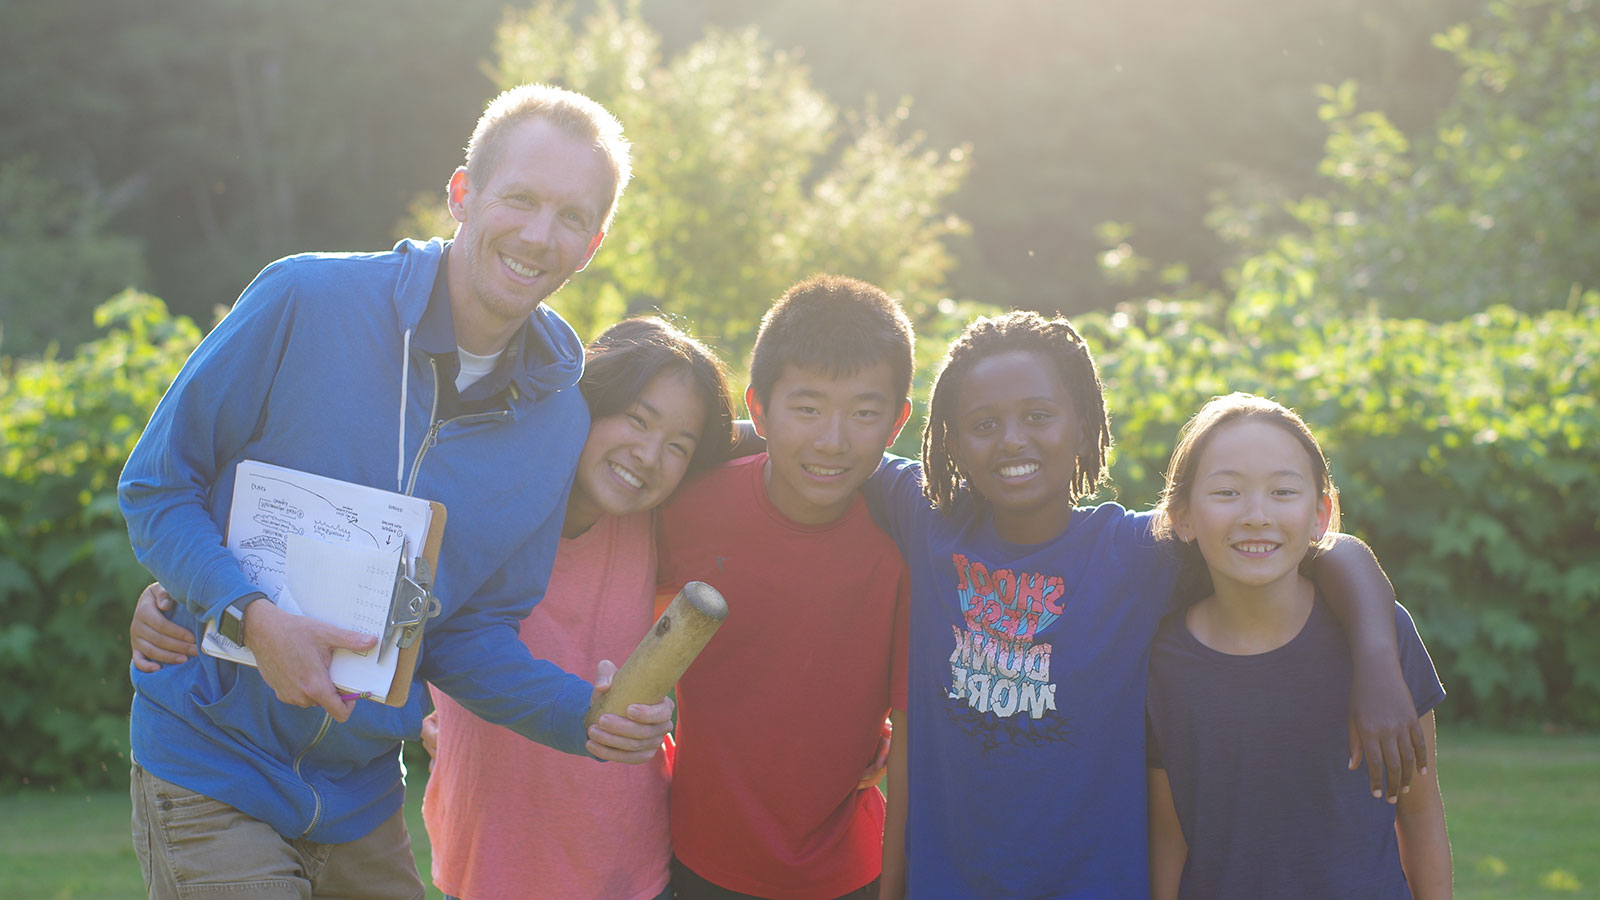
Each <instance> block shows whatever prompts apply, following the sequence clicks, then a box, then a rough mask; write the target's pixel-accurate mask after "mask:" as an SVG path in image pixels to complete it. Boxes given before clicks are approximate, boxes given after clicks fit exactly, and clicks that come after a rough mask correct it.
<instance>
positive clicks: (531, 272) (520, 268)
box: [500, 256, 544, 278]
mask: <svg viewBox="0 0 1600 900" xmlns="http://www.w3.org/2000/svg"><path fill="white" fill-rule="evenodd" d="M500 259H501V261H502V262H504V263H505V264H506V268H508V269H510V270H511V271H513V272H515V273H517V274H518V275H521V276H522V277H523V278H535V277H538V276H539V275H541V274H543V273H544V270H543V269H530V268H528V267H527V266H525V265H523V264H522V263H519V262H517V261H516V260H514V259H512V258H511V257H509V256H502V257H500Z"/></svg>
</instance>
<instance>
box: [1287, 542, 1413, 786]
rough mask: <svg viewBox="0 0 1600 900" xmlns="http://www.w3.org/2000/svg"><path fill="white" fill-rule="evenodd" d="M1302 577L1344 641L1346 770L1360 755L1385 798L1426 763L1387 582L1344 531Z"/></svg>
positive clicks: (1361, 545)
mask: <svg viewBox="0 0 1600 900" xmlns="http://www.w3.org/2000/svg"><path fill="white" fill-rule="evenodd" d="M1310 577H1311V578H1312V580H1314V581H1315V582H1316V584H1317V588H1318V589H1319V590H1320V591H1321V593H1322V595H1323V596H1324V597H1325V598H1326V599H1327V601H1328V605H1329V606H1330V607H1332V609H1333V611H1334V614H1335V615H1337V616H1338V617H1339V620H1340V621H1341V622H1342V623H1343V624H1344V628H1345V633H1346V635H1348V640H1349V642H1350V657H1351V660H1352V661H1353V663H1354V672H1353V675H1352V679H1351V684H1350V723H1349V725H1350V747H1349V749H1350V768H1352V769H1353V768H1355V767H1356V765H1357V764H1358V763H1359V762H1360V760H1361V759H1363V758H1365V759H1366V762H1367V780H1368V782H1369V784H1370V786H1371V790H1372V792H1373V796H1384V795H1385V794H1387V798H1388V800H1389V802H1390V803H1393V802H1395V800H1396V799H1397V798H1398V797H1399V796H1400V793H1401V792H1402V791H1403V790H1404V789H1405V787H1406V786H1407V785H1409V784H1410V783H1411V780H1412V778H1413V777H1415V774H1416V771H1417V769H1418V768H1424V769H1425V768H1426V767H1427V765H1428V757H1427V754H1426V752H1425V750H1424V748H1423V739H1422V732H1421V730H1420V729H1419V728H1418V727H1417V710H1416V706H1415V705H1414V704H1413V702H1412V698H1411V691H1410V690H1409V689H1408V688H1407V687H1406V683H1405V678H1404V676H1403V675H1402V674H1401V672H1400V650H1399V642H1398V639H1397V637H1396V634H1395V624H1394V621H1395V609H1394V586H1393V585H1391V584H1390V583H1389V578H1388V576H1386V575H1384V574H1383V567H1382V566H1380V565H1378V560H1377V557H1375V556H1373V554H1372V550H1371V549H1369V548H1368V547H1367V545H1366V544H1364V543H1362V542H1361V540H1360V539H1359V538H1355V537H1351V536H1350V535H1345V534H1341V535H1335V536H1334V542H1333V546H1332V547H1331V548H1330V549H1329V550H1328V551H1327V552H1325V553H1323V554H1321V555H1320V556H1319V557H1318V558H1317V560H1316V564H1315V566H1314V567H1313V569H1312V571H1311V573H1310Z"/></svg>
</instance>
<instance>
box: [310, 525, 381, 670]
mask: <svg viewBox="0 0 1600 900" xmlns="http://www.w3.org/2000/svg"><path fill="white" fill-rule="evenodd" d="M399 562H400V551H399V549H398V548H396V549H395V550H393V551H391V550H380V549H376V548H372V547H361V546H358V545H355V544H330V543H328V542H327V541H321V540H318V539H316V538H313V537H307V536H305V535H300V534H291V535H289V553H288V557H287V572H286V575H287V588H288V592H289V593H290V594H291V595H293V597H294V601H295V603H296V604H297V605H298V606H299V607H300V613H301V615H305V616H310V617H311V618H313V619H317V620H318V621H322V622H327V623H328V624H330V625H337V626H339V627H340V628H348V629H349V630H351V631H359V632H361V633H362V634H370V635H372V636H373V637H376V638H380V639H381V638H382V637H383V629H384V626H385V625H387V624H388V622H389V600H390V598H391V597H392V596H393V595H394V577H395V567H396V565H397V564H398V563H399ZM396 659H397V655H396V654H393V653H390V654H388V655H387V656H385V655H384V654H381V653H379V652H378V650H377V649H376V648H374V649H372V650H369V651H367V652H366V653H356V652H354V651H352V650H335V651H333V661H332V663H331V664H330V665H329V666H328V674H329V676H331V677H332V678H333V681H334V683H335V684H337V685H339V686H340V687H343V688H345V689H346V690H351V691H361V692H364V693H369V694H377V695H378V696H382V695H383V694H384V693H385V692H387V691H388V690H389V682H390V681H392V680H393V679H394V667H395V660H396Z"/></svg>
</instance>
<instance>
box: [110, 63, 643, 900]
mask: <svg viewBox="0 0 1600 900" xmlns="http://www.w3.org/2000/svg"><path fill="white" fill-rule="evenodd" d="M628 176H629V162H628V145H627V142H626V141H625V140H624V139H623V137H622V132H621V126H620V125H619V124H618V123H617V121H616V119H614V118H613V117H612V116H611V115H610V114H609V113H608V112H606V111H605V110H604V109H603V108H601V107H600V106H599V104H597V103H595V102H594V101H592V100H590V99H588V98H586V97H583V96H581V95H578V94H574V93H571V92H568V91H562V90H559V89H556V88H550V87H545V86H524V87H521V88H517V89H513V90H511V91H507V92H506V93H505V94H502V95H501V96H500V97H498V98H497V99H496V100H494V101H493V102H492V103H491V104H490V105H489V107H488V109H487V110H486V111H485V113H484V115H483V117H482V118H481V119H480V120H479V122H478V125H477V128H476V129H475V130H474V132H473V136H472V139H471V142H470V143H469V144H468V147H467V160H466V165H465V166H463V167H461V168H459V169H457V170H456V172H455V174H454V175H453V176H452V177H451V179H450V185H449V206H450V210H451V213H452V215H453V216H454V217H455V219H456V221H457V222H458V223H459V227H458V229H457V231H456V234H455V238H454V239H453V240H452V241H440V240H434V241H430V242H428V243H426V244H422V243H416V242H413V241H403V242H401V243H400V244H399V245H397V246H396V247H395V248H394V250H392V251H390V252H388V253H375V254H360V255H335V254H305V255H301V256H294V257H290V258H288V259H283V260H279V261H278V262H276V263H273V264H272V265H270V266H268V267H267V269H266V270H264V271H263V272H262V273H261V274H260V275H258V276H257V277H256V279H255V280H254V281H253V282H252V283H251V284H250V286H249V287H248V288H246V289H245V291H244V293H243V295H241V296H240V298H239V301H238V303H237V304H236V305H235V307H234V308H233V310H232V311H231V312H230V313H229V314H228V315H227V316H226V317H225V318H224V319H223V320H222V322H221V323H220V324H219V325H218V326H217V328H216V330H215V331H213V332H212V333H211V334H210V335H209V336H208V337H207V338H206V339H205V340H204V341H203V342H202V343H201V344H200V347H199V348H198V349H197V350H196V351H195V353H194V355H193V356H191V357H190V358H189V360H188V362H187V363H186V364H185V365H184V367H183V370H182V372H180V373H179V375H178V377H177V379H176V380H175V381H174V382H173V384H172V386H171V388H169V389H168V391H167V393H166V396H165V397H163V398H162V401H161V403H160V405H159V406H158V407H157V408H156V411H155V413H154V415H153V417H152V418H151V420H150V425H149V427H148V428H147V429H146V431H145V433H144V436H143V437H142V438H141V439H140V441H139V444H138V446H137V447H136V448H135V449H134V451H133V454H132V456H130V457H129V459H128V465H127V467H126V469H124V470H123V475H122V481H121V484H120V498H121V504H122V511H123V514H124V515H125V516H126V518H127V520H128V530H129V533H130V534H131V536H132V539H133V546H134V549H135V552H136V553H137V555H138V557H139V560H140V561H141V562H142V563H143V564H144V565H145V566H146V567H147V568H148V569H149V570H150V571H151V572H152V573H153V574H154V575H155V576H156V577H157V578H158V579H160V581H161V582H162V583H164V584H165V585H166V586H167V588H168V589H169V590H170V591H171V592H172V594H173V596H174V597H176V598H177V599H178V600H179V601H180V603H179V606H178V609H177V611H176V612H175V618H176V619H177V620H179V621H181V622H183V623H184V624H186V625H188V626H190V627H191V628H194V629H196V630H198V628H199V627H200V626H201V624H202V623H204V622H206V621H208V620H210V621H215V622H217V623H218V627H219V628H221V629H222V630H223V631H224V633H228V634H237V635H239V636H241V637H242V639H243V643H244V644H245V645H246V646H248V647H249V648H250V649H251V650H252V651H253V652H254V653H255V656H256V658H257V660H258V661H259V663H260V668H259V669H252V668H249V667H247V666H238V665H235V664H233V663H229V662H223V661H219V660H216V659H213V658H211V657H208V656H202V657H200V658H199V659H198V660H196V661H194V662H191V663H190V664H187V665H181V666H167V667H165V668H163V669H161V670H160V671H158V672H152V673H141V672H135V673H134V700H133V709H132V742H133V758H134V763H133V772H132V779H133V783H132V793H133V803H134V844H135V849H136V850H137V852H138V855H139V859H140V864H141V867H142V868H143V870H144V876H145V881H146V884H147V886H148V887H149V890H150V895H151V896H152V897H177V896H179V895H180V894H182V895H183V896H189V895H191V893H192V892H193V891H194V890H196V889H200V890H221V889H228V890H234V891H239V892H241V893H242V894H243V895H247V896H251V897H256V896H260V897H312V896H319V897H320V896H330V897H331V896H339V897H374V898H380V897H381V898H385V900H389V898H399V897H421V896H422V892H423V891H422V885H421V882H420V881H419V879H418V877H417V873H416V867H415V864H414V863H413V862H412V858H411V854H410V845H409V839H408V838H407V835H406V832H405V824H404V821H403V818H402V813H401V805H402V802H403V800H404V786H403V784H402V781H401V767H400V759H399V748H400V742H401V740H402V739H404V738H406V737H408V736H414V735H416V734H417V733H418V730H419V724H420V721H421V718H422V715H423V713H424V710H423V709H422V708H421V704H422V703H423V702H424V700H423V698H426V697H427V695H428V692H427V691H426V690H423V689H419V688H413V690H412V691H411V694H410V698H411V700H410V703H408V705H406V706H405V707H403V708H399V709H394V708H390V707H386V706H382V705H379V704H377V703H371V702H367V703H361V702H356V701H351V700H347V699H343V698H341V696H340V695H339V693H338V691H337V689H336V688H335V687H334V685H333V683H332V681H331V680H330V679H329V677H328V661H329V657H330V654H331V653H332V651H333V650H334V649H337V648H349V649H356V650H365V649H367V648H369V647H370V646H371V644H372V642H373V639H372V638H369V637H365V636H362V635H358V634H356V633H353V632H346V631H343V630H340V629H338V628H334V627H332V626H329V625H326V624H323V623H319V622H317V621H314V620H311V619H308V618H305V617H302V616H297V615H292V614H290V613H288V612H286V611H285V610H282V609H279V608H278V607H276V606H274V605H273V603H272V602H271V601H270V600H269V599H267V598H266V597H265V596H263V595H262V594H260V593H258V592H257V589H256V587H255V585H254V584H253V583H252V582H251V581H250V580H249V579H248V578H247V577H246V576H245V574H244V573H243V571H242V570H241V569H240V567H239V565H238V564H237V563H236V562H235V561H234V559H233V557H232V555H231V554H230V553H229V552H228V551H227V549H226V548H225V547H224V546H223V529H224V526H225V524H226V522H227V516H228V510H229V503H230V499H231V497H232V492H233V482H234V467H235V465H236V464H237V463H238V462H239V461H240V460H242V459H257V460H262V461H264V462H269V463H274V464H278V465H282V466H288V467H291V468H296V469H303V470H307V471H311V472H315V473H317V474H321V475H325V476H329V477H332V478H338V479H342V480H345V481H351V482H357V483H361V484H367V485H372V486H375V487H382V488H386V489H393V490H397V491H401V492H405V493H412V494H415V495H417V496H419V497H425V498H427V499H429V500H437V501H440V502H442V503H443V504H444V505H445V506H446V507H447V508H448V509H449V511H450V519H449V527H448V529H447V532H446V537H445V541H444V548H443V551H442V553H441V556H440V560H439V566H438V571H437V573H436V576H435V581H434V591H435V593H436V594H437V595H438V597H439V598H440V600H441V602H442V604H443V610H442V612H441V614H440V615H439V616H438V618H436V619H433V620H432V621H431V622H430V623H429V625H428V628H427V632H426V637H425V638H424V643H423V650H422V654H421V657H420V663H419V665H418V671H417V678H418V680H419V681H421V680H426V681H429V682H432V683H433V684H435V685H437V686H438V687H440V688H441V689H443V690H444V691H445V692H446V693H448V694H450V695H451V696H453V697H455V698H456V699H457V700H459V701H461V702H462V703H463V704H464V705H466V706H467V707H468V708H469V709H471V710H473V711H474V712H475V713H477V714H478V715H480V716H482V717H483V718H485V719H488V720H489V721H492V722H497V723H499V724H503V725H506V726H508V727H510V728H512V729H513V730H515V731H518V732H520V733H521V734H523V735H525V736H527V737H529V738H532V739H533V740H536V741H539V742H541V743H544V744H548V745H550V746H552V747H556V748H558V749H561V750H565V751H567V752H569V753H588V754H591V755H593V756H596V757H598V758H601V759H606V760H612V761H620V762H642V761H645V760H647V759H650V758H651V757H652V756H653V755H654V753H655V750H656V748H657V747H658V746H659V744H660V742H661V738H662V736H663V735H664V734H665V733H666V731H667V728H668V725H669V719H670V715H671V704H670V702H669V701H666V700H663V701H662V702H660V703H657V704H653V705H644V706H640V705H635V706H634V707H631V708H630V710H629V717H628V718H623V717H618V716H607V717H605V718H603V719H602V720H601V722H600V723H598V724H597V725H596V726H595V727H594V728H592V729H589V730H588V731H586V730H585V728H584V725H583V716H584V713H585V711H586V710H587V708H588V706H589V702H590V699H591V695H592V692H593V690H594V688H591V686H590V684H589V683H587V682H585V681H584V680H583V679H582V678H580V677H578V676H577V675H572V674H568V673H566V672H563V671H561V670H560V669H558V668H556V667H555V666H553V665H551V664H550V663H548V662H545V661H541V660H536V659H534V658H532V657H531V656H530V655H529V653H528V651H527V649H526V647H525V646H524V645H523V643H522V642H521V641H520V640H519V639H518V636H517V627H518V623H519V622H520V621H521V620H522V618H523V617H524V616H525V615H526V614H527V613H528V611H529V609H530V608H531V607H532V605H533V604H534V603H535V602H536V601H537V600H538V599H539V597H540V596H542V594H543V590H544V586H545V583H546V579H547V578H548V576H549V571H550V564H551V560H552V558H553V557H554V554H555V549H556V544H557V541H558V539H559V536H560V529H561V521H562V513H563V508H564V506H565V505H566V499H567V492H568V490H569V488H570V486H571V482H572V477H573V470H574V467H575V465H576V462H577V458H578V453H579V451H580V450H581V449H582V447H583V444H584V441H585V438H586V437H587V434H588V424H589V420H588V411H587V408H586V407H585V405H584V402H583V398H582V397H581V395H580V394H579V393H578V391H576V390H567V389H568V388H571V387H573V385H575V384H576V383H577V381H578V376H579V374H580V373H581V372H582V367H583V349H582V345H581V343H580V342H579V340H578V337H577V335H576V334H575V333H574V332H573V330H572V328H571V327H570V326H568V325H567V323H566V322H564V321H563V320H562V319H561V318H560V316H558V315H557V314H556V313H555V312H554V311H552V310H551V309H549V308H548V307H546V306H544V305H543V301H544V299H545V298H546V297H548V296H549V295H550V294H551V293H553V292H554V291H556V290H557V289H558V288H560V287H561V285H562V284H563V283H565V282H566V280H567V278H569V277H570V276H572V275H573V274H574V273H576V272H579V271H581V270H582V269H583V268H584V267H585V266H586V265H587V264H588V262H589V260H590V258H591V257H592V256H593V255H594V253H595V251H596V250H597V249H598V248H599V246H600V242H601V240H602V239H603V238H604V236H605V231H606V228H607V227H608V226H609V224H610V221H611V216H612V212H613V210H614V209H615V206H616V201H617V198H618V197H619V196H620V195H621V193H622V190H623V187H624V186H625V185H626V183H627V180H628ZM610 671H611V669H610V667H609V665H608V664H602V667H601V671H600V672H598V673H597V676H596V682H597V683H598V684H602V685H603V684H604V683H605V682H606V681H608V680H609V677H610ZM485 777H493V773H485Z"/></svg>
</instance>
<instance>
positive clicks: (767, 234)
mask: <svg viewBox="0 0 1600 900" xmlns="http://www.w3.org/2000/svg"><path fill="white" fill-rule="evenodd" d="M636 7H637V3H632V4H630V5H629V6H628V7H626V8H625V9H619V8H617V7H615V6H613V5H612V4H611V3H609V2H601V3H600V4H598V8H597V11H596V12H595V13H594V14H593V15H591V16H589V17H587V18H585V19H584V20H583V22H582V24H581V26H580V27H577V28H574V27H572V26H571V25H569V24H568V22H569V19H570V18H571V11H570V9H568V8H564V7H558V6H555V5H552V4H548V3H545V4H540V5H537V6H535V7H533V8H531V9H529V10H527V11H526V12H519V13H513V14H512V15H510V16H509V17H508V19H507V21H506V23H505V24H504V25H503V26H502V28H501V30H500V34H499V39H498V41H497V58H498V64H497V67H496V69H495V80H496V81H497V82H498V83H499V84H501V85H502V86H510V85H514V84H518V83H522V82H525V81H549V82H553V83H557V84H561V85H563V86H566V87H570V88H572V89H574V90H578V91H582V92H583V93H585V94H588V95H589V96H591V97H594V98H595V99H596V100H599V101H600V102H601V103H603V104H605V105H606V107H607V108H609V109H610V110H611V111H612V112H613V113H615V114H616V115H617V117H618V118H619V119H621V120H622V121H623V123H624V124H625V127H626V129H627V133H628V135H629V137H630V138H631V139H632V140H633V141H634V142H635V143H636V144H637V145H638V146H639V147H640V152H638V153H637V154H635V158H634V180H633V182H632V184H631V185H630V186H629V188H628V192H627V196H626V197H624V199H623V202H622V205H621V207H620V208H619V210H618V213H617V220H616V222H615V223H614V224H613V227H612V233H611V234H610V235H609V236H608V237H607V239H606V244H605V246H604V247H603V248H602V249H601V251H600V253H599V254H598V255H597V256H596V257H595V261H594V263H593V264H592V265H591V266H590V268H589V270H588V271H587V272H585V273H584V274H583V275H582V276H581V277H580V278H577V279H574V280H573V282H572V283H571V284H569V285H568V286H567V287H566V288H564V289H563V291H562V293H561V294H560V295H558V296H557V297H556V298H555V300H554V304H555V305H556V306H558V307H559V308H560V309H561V311H562V313H563V314H564V315H566V316H567V317H568V318H569V319H570V320H571V321H572V322H573V323H574V325H575V326H576V327H577V328H578V330H579V332H580V333H583V334H584V335H586V336H592V335H594V334H596V333H598V332H599V331H600V330H601V329H602V328H604V327H605V326H606V325H608V324H610V323H611V322H614V321H616V320H617V319H619V318H622V317H623V316H626V315H631V314H634V313H638V312H642V311H646V310H661V311H664V312H666V313H668V314H670V315H675V316H683V317H686V318H687V319H688V320H689V321H690V322H692V323H693V326H694V329H695V331H696V332H697V333H698V334H699V335H700V336H702V337H705V338H707V339H708V340H711V341H712V342H714V343H716V344H717V345H718V346H719V348H720V349H721V350H722V352H723V353H724V354H725V355H726V356H727V357H728V358H729V360H730V361H731V362H733V363H734V364H738V363H739V362H740V361H742V359H743V356H744V354H745V353H746V352H747V351H748V350H749V348H750V346H751V344H752V343H753V342H754V338H755V331H756V327H757V325H758V324H759V322H760V319H761V315H762V313H764V312H765V311H766V308H767V305H768V304H769V303H770V302H771V300H772V299H773V298H775V297H777V296H778V295H779V294H780V293H782V292H783V290H784V289H785V288H787V287H788V286H789V285H791V284H793V283H794V282H796V281H798V280H800V279H801V278H804V277H806V276H808V275H811V274H813V273H816V272H820V271H828V272H837V273H841V274H846V275H852V276H855V277H857V278H863V279H866V280H867V281H871V282H873V283H875V284H878V285H880V286H882V287H883V288H884V289H885V290H888V291H889V292H890V293H892V294H895V295H897V296H901V297H905V298H908V299H922V298H930V297H937V296H938V294H937V293H936V291H937V290H938V289H939V288H940V287H941V286H942V284H943V281H944V277H945V274H946V272H947V271H948V269H949V267H950V264H951V260H950V258H949V256H948V254H947V253H946V251H945V249H944V246H943V244H942V243H941V239H942V238H944V237H945V236H947V235H950V234H955V233H958V232H960V231H962V230H963V229H964V227H965V226H964V225H963V224H962V223H961V222H960V221H959V220H957V219H956V218H955V217H953V216H951V215H949V214H947V213H946V212H945V211H944V208H943V202H944V200H945V199H946V197H948V195H949V194H950V193H951V192H953V191H954V190H955V189H956V187H957V186H958V185H959V184H960V181H961V178H962V176H963V174H964V173H965V171H966V164H965V162H964V161H963V159H964V151H962V150H961V149H959V148H958V149H955V150H950V151H939V150H935V149H933V148H931V147H929V146H928V143H927V141H926V140H924V139H923V138H922V136H921V135H917V134H911V135H905V134H902V127H903V125H902V120H904V119H905V118H906V116H907V115H908V114H909V113H908V109H907V108H906V107H905V106H904V105H901V106H899V107H897V108H896V109H894V110H892V111H891V112H890V113H889V114H888V115H886V116H879V115H877V114H876V113H874V112H872V111H870V110H869V111H865V112H858V113H849V114H841V113H840V111H839V110H838V109H836V108H835V107H834V106H833V104H831V103H830V102H829V101H828V100H827V98H825V97H824V96H823V95H822V94H820V93H819V92H818V91H817V90H816V89H815V88H813V87H812V86H811V83H810V78H809V74H808V73H807V71H806V69H805V68H804V67H803V66H801V65H800V64H799V63H798V62H797V61H796V60H795V59H794V58H792V57H790V56H789V55H787V54H784V53H781V52H774V51H773V50H772V48H771V47H770V46H768V45H767V44H766V42H765V41H763V40H762V39H761V38H760V37H759V36H758V35H757V34H756V32H755V31H754V30H753V29H745V30H743V31H738V32H722V31H715V30H713V31H712V32H710V33H709V34H707V35H706V36H705V37H704V38H703V39H702V40H700V41H698V42H697V43H695V44H693V45H692V46H690V47H688V48H687V49H685V50H684V51H683V52H682V53H680V54H678V55H676V56H675V57H673V58H672V59H670V60H662V59H661V57H660V53H659V44H660V39H659V37H658V36H657V34H656V33H655V32H654V31H653V30H652V29H651V28H650V26H649V25H648V24H647V23H646V22H645V21H644V20H643V19H642V18H640V16H639V13H638V10H637V8H636ZM423 227H424V228H426V227H427V225H426V223H424V226H423ZM439 227H440V226H439V225H437V224H436V225H435V226H434V227H433V228H432V229H430V230H433V231H438V230H439ZM444 227H448V226H444Z"/></svg>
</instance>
